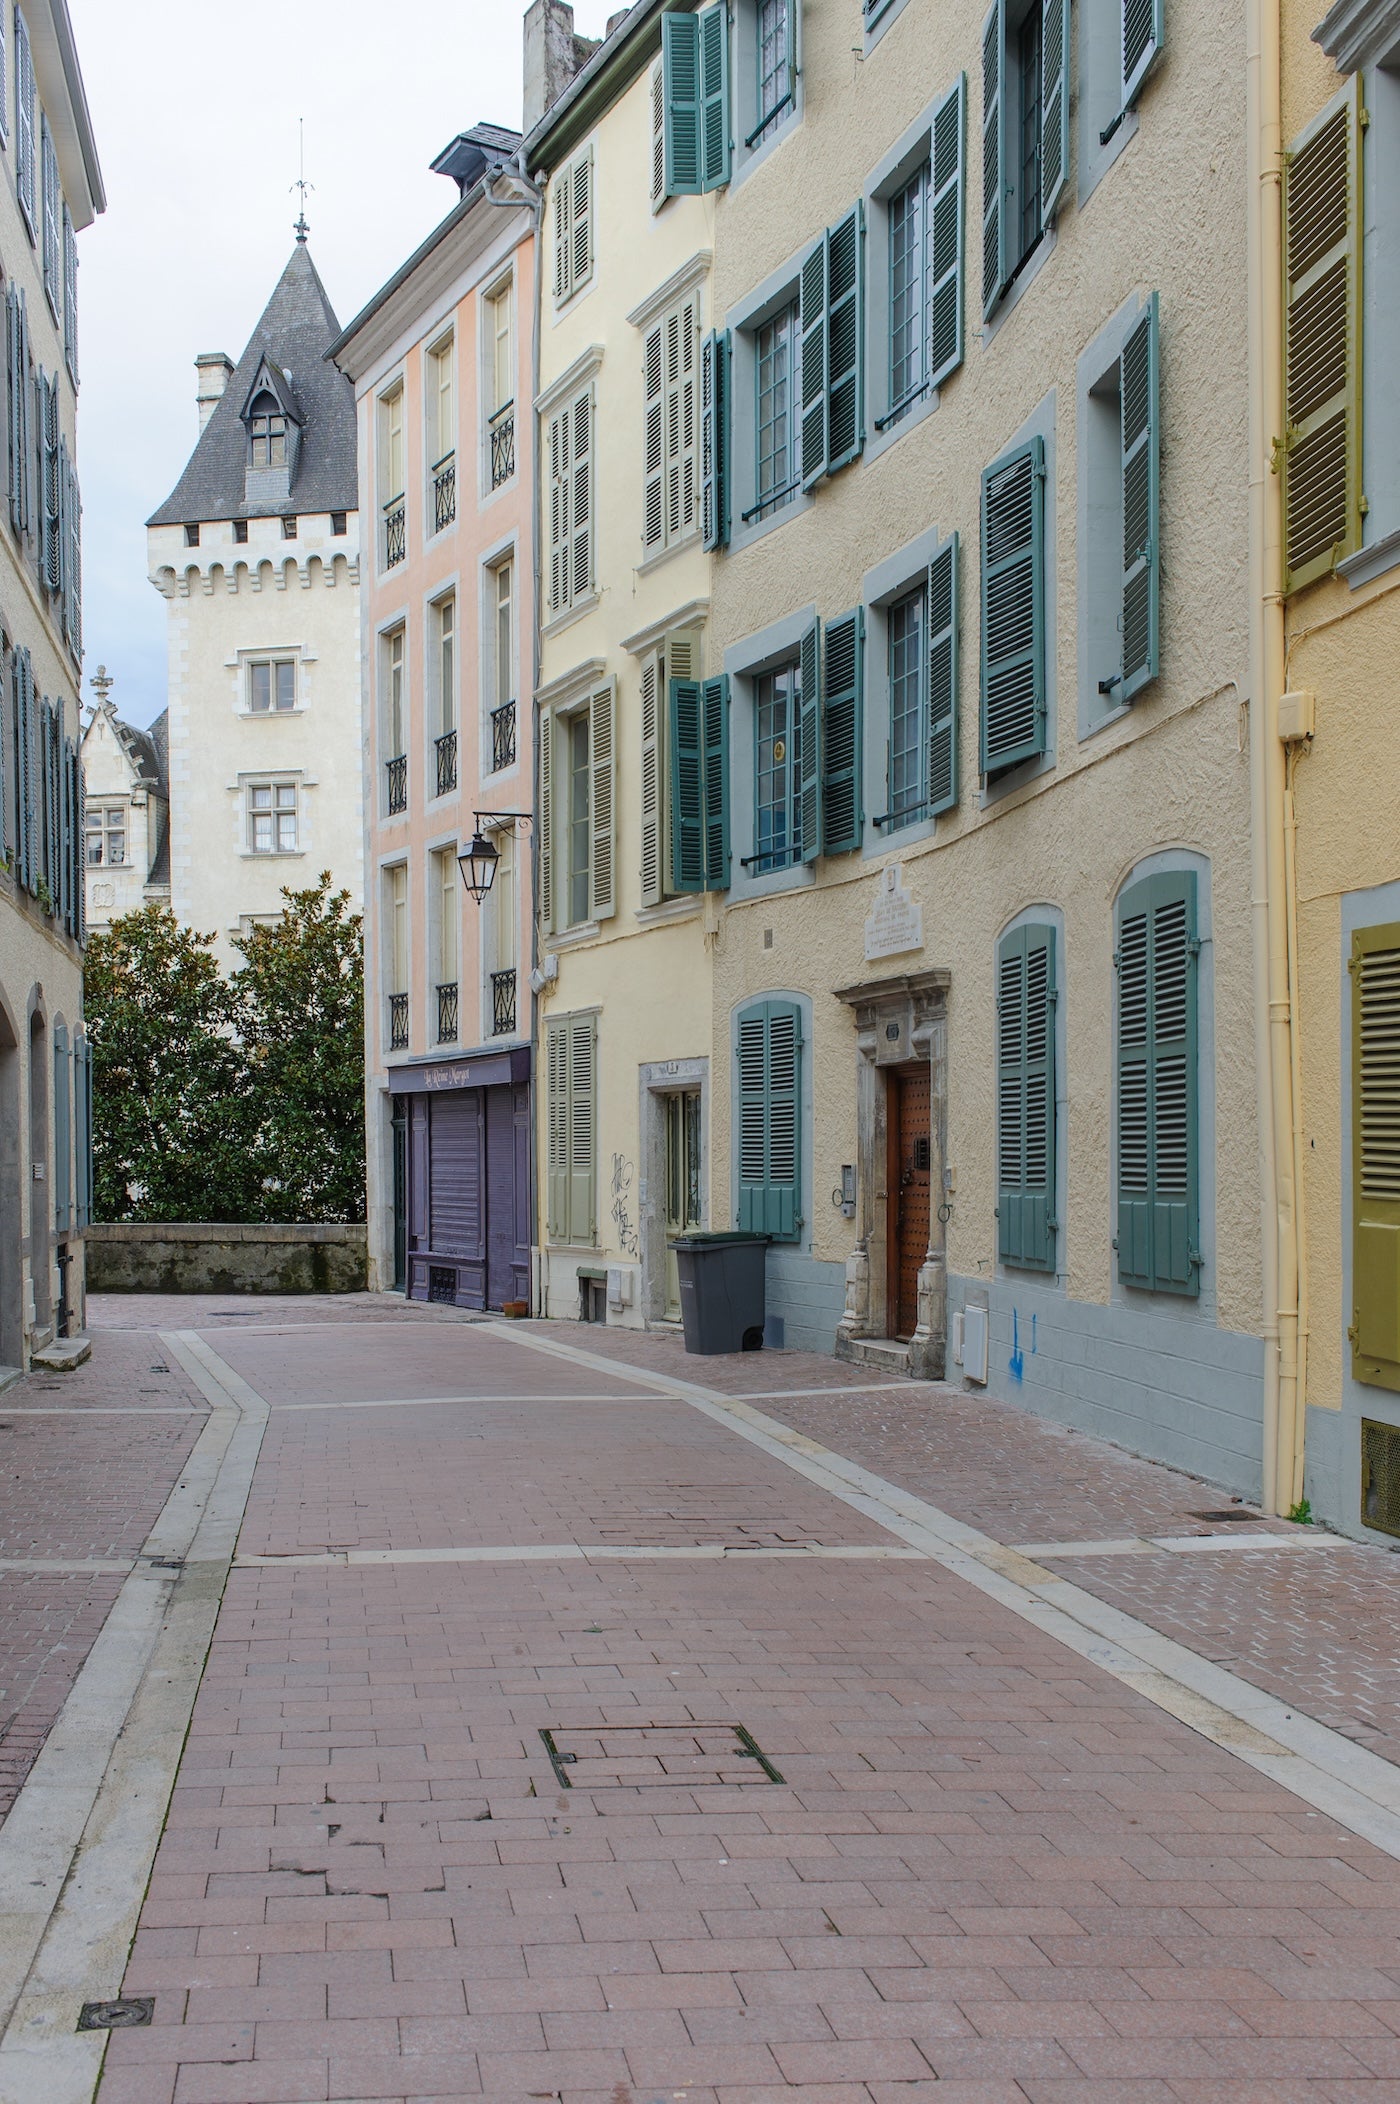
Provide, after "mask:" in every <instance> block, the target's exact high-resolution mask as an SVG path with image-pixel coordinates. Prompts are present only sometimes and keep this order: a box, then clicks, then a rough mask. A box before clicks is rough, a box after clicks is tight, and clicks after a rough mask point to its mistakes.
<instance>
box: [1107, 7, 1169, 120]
mask: <svg viewBox="0 0 1400 2104" xmlns="http://www.w3.org/2000/svg"><path fill="white" fill-rule="evenodd" d="M1165 13H1166V6H1165V0H1119V41H1118V50H1119V56H1120V63H1121V74H1120V94H1119V108H1120V109H1123V110H1130V109H1131V108H1132V107H1133V104H1134V103H1135V102H1136V101H1137V99H1138V95H1139V93H1140V92H1141V89H1142V84H1143V82H1144V81H1145V80H1146V78H1147V76H1148V74H1149V73H1150V72H1151V71H1152V68H1153V66H1155V65H1156V63H1157V60H1158V59H1159V58H1160V56H1161V53H1162V45H1163V43H1164V41H1165V36H1166V22H1165Z"/></svg>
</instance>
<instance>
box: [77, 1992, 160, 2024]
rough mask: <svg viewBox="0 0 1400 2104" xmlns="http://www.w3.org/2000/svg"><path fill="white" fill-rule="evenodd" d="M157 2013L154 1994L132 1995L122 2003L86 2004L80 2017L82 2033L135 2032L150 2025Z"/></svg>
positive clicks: (79, 2022)
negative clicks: (144, 2025)
mask: <svg viewBox="0 0 1400 2104" xmlns="http://www.w3.org/2000/svg"><path fill="white" fill-rule="evenodd" d="M155 2013H156V1998H155V1996H154V1995H153V1994H130V1995H127V1996H126V1997H125V1999H124V2000H122V2001H120V2002H84V2003H83V2006H82V2010H81V2012H80V2014H79V2017H78V2029H79V2030H80V2031H135V2030H137V2029H139V2027H140V2026H141V2025H142V2024H148V2023H149V2022H150V2021H151V2018H152V2017H153V2016H154V2015H155Z"/></svg>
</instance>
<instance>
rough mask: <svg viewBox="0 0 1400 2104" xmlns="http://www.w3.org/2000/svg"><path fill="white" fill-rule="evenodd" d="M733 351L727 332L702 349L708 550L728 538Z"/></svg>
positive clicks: (703, 470) (703, 496) (702, 476)
mask: <svg viewBox="0 0 1400 2104" xmlns="http://www.w3.org/2000/svg"><path fill="white" fill-rule="evenodd" d="M732 356H733V353H732V349H731V345H730V336H729V331H728V330H727V329H723V330H714V329H712V330H711V331H710V333H709V335H708V336H706V337H705V339H704V341H703V342H702V344H701V346H700V501H701V524H702V535H701V537H702V540H703V543H704V546H705V547H706V548H707V549H713V548H723V547H724V546H725V544H726V543H727V541H728V539H729V428H730V415H729V395H730V373H731V362H732Z"/></svg>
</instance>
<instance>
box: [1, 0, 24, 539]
mask: <svg viewBox="0 0 1400 2104" xmlns="http://www.w3.org/2000/svg"><path fill="white" fill-rule="evenodd" d="M0 11H3V0H0ZM22 298H23V294H22V293H21V291H20V290H19V288H18V286H15V285H7V286H6V288H5V437H6V447H7V458H8V467H9V494H10V524H11V525H12V526H13V527H15V528H16V530H20V529H22V527H23V524H24V521H23V518H22V517H21V514H20V487H21V481H22V475H21V468H22V464H23V458H24V456H23V452H22V450H21V447H20V430H19V405H20V393H21V389H22V386H23V382H22V380H21V377H20V356H19V354H20V301H21V299H22Z"/></svg>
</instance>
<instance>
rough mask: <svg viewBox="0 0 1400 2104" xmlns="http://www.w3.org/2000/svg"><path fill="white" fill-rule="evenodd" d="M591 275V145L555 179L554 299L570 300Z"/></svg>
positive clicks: (559, 301) (558, 301)
mask: <svg viewBox="0 0 1400 2104" xmlns="http://www.w3.org/2000/svg"><path fill="white" fill-rule="evenodd" d="M592 275H593V148H592V147H591V146H588V147H585V148H584V150H583V152H582V153H580V154H576V155H575V156H574V158H573V160H572V161H569V162H568V163H567V164H566V165H565V166H564V167H563V168H561V169H560V170H559V172H558V174H557V175H556V176H555V178H554V298H555V302H556V304H560V305H562V303H563V302H564V301H565V300H567V299H571V298H572V297H573V295H574V293H576V292H577V291H578V290H579V289H580V287H582V286H584V285H586V284H587V283H588V280H589V279H590V278H591V277H592Z"/></svg>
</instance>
